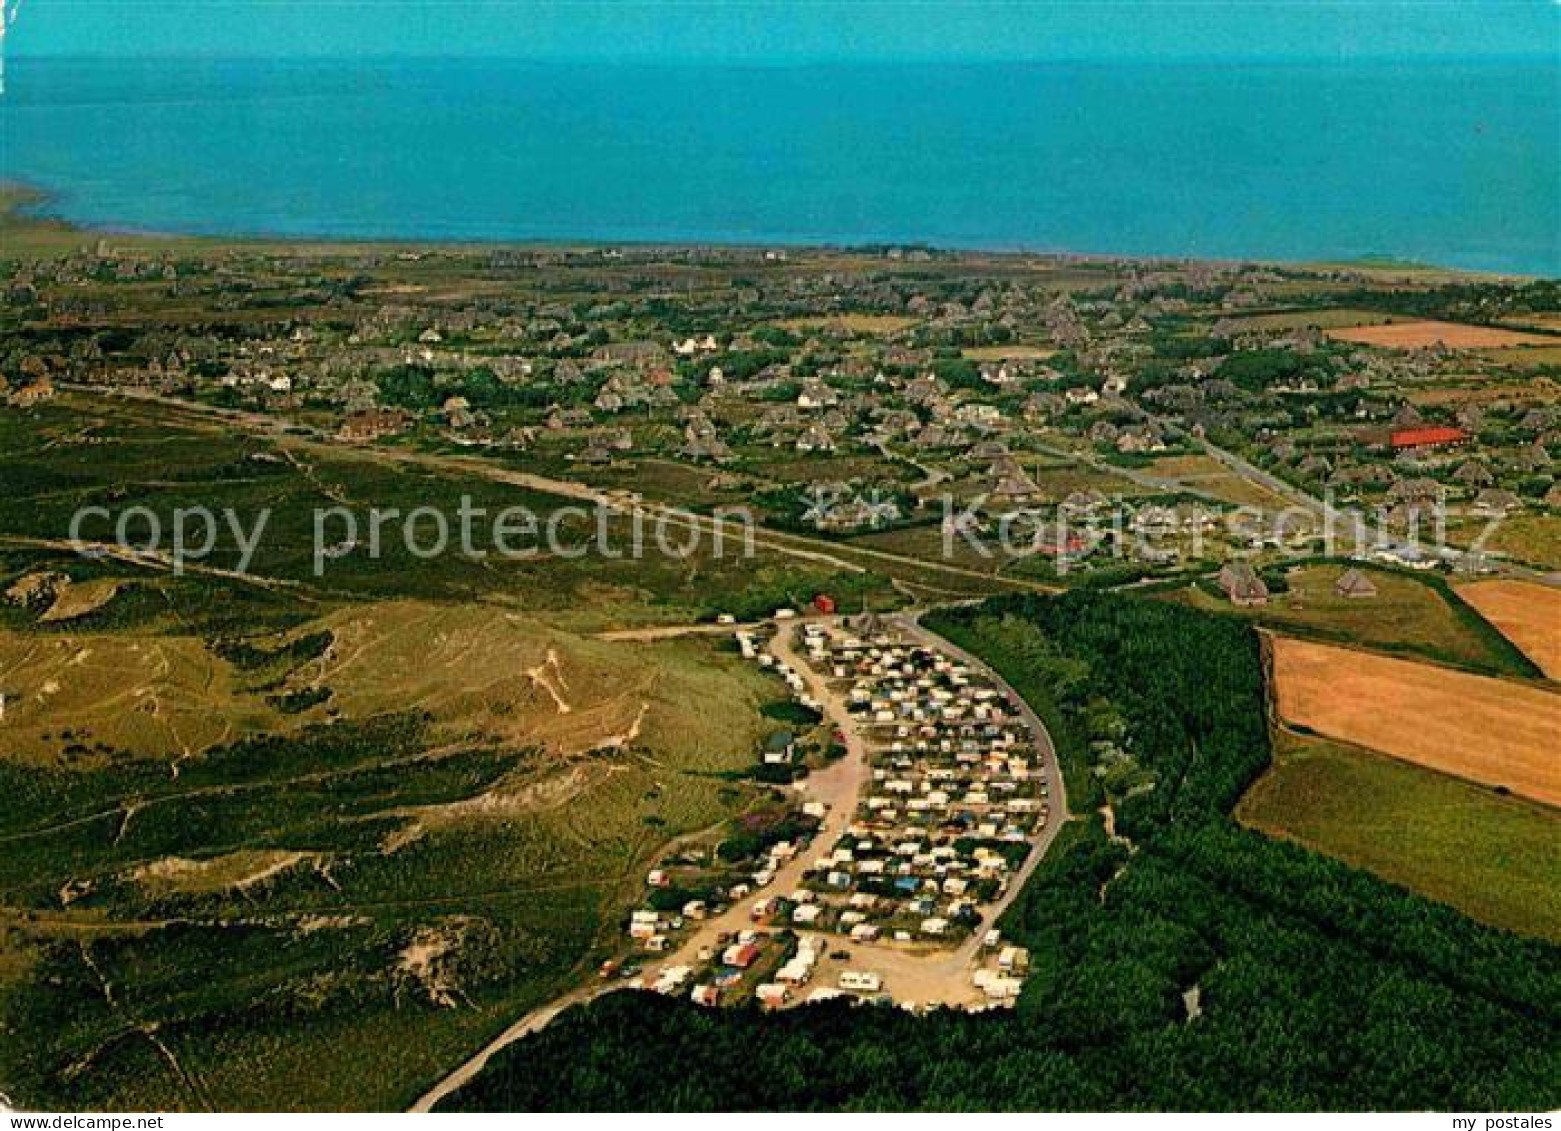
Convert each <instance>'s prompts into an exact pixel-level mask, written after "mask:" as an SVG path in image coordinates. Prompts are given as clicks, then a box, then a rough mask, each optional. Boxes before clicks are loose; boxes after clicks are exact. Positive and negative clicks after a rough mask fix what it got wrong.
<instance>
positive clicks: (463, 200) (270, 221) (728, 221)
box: [0, 58, 1561, 275]
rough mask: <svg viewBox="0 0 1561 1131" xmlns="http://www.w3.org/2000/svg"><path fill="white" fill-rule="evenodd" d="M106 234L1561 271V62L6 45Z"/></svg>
mask: <svg viewBox="0 0 1561 1131" xmlns="http://www.w3.org/2000/svg"><path fill="white" fill-rule="evenodd" d="M7 87H8V89H7V91H6V93H5V95H4V96H3V97H0V178H4V179H7V180H17V181H24V182H28V183H30V184H33V185H36V186H38V187H40V188H43V189H45V190H47V191H49V192H50V193H51V194H52V199H51V201H50V203H49V205H48V206H47V208H48V210H50V211H52V212H54V213H56V214H59V215H62V216H65V217H67V218H70V219H73V220H79V221H90V222H94V223H100V224H107V225H111V226H115V227H121V228H137V229H157V230H167V231H181V232H201V233H224V234H273V235H311V236H354V237H398V238H438V239H452V238H458V239H473V240H499V239H505V240H590V241H611V242H618V241H623V242H627V241H666V242H735V243H763V244H811V243H832V244H865V243H886V242H917V243H925V244H932V245H937V246H943V247H975V248H1005V249H1006V248H1024V249H1031V250H1047V251H1079V252H1100V253H1131V254H1165V255H1178V256H1210V257H1262V258H1277V259H1308V260H1318V259H1351V258H1357V257H1363V256H1390V257H1394V258H1399V259H1409V260H1418V261H1423V262H1430V263H1437V264H1447V265H1456V266H1463V267H1472V268H1482V269H1490V270H1502V271H1521V272H1531V273H1539V274H1545V275H1561V64H1547V63H1542V62H1533V61H1529V62H1512V63H1501V62H1478V63H1457V62H1443V61H1435V62H1416V63H1391V62H1373V63H1353V62H1352V63H1349V64H1345V63H1294V64H1279V63H1274V64H1253V65H1231V64H1229V63H1224V64H1218V65H1216V64H1207V65H1204V64H1190V63H1180V64H1175V65H1164V66H1159V65H1145V64H1142V63H1100V64H1087V63H1069V64H1054V65H1050V64H968V65H938V64H837V65H827V66H819V67H801V66H775V67H763V66H745V67H738V66H720V65H708V64H687V65H668V66H645V65H620V64H604V63H578V64H565V63H547V64H536V63H522V62H505V61H491V60H489V61H454V60H434V61H424V60H394V61H372V62H359V61H354V62H350V63H349V62H304V61H287V62H277V61H264V62H261V61H215V62H213V61H176V62H166V61H156V62H154V61H149V60H132V61H73V60H62V59H49V60H43V59H26V58H23V59H13V60H11V62H10V66H9V69H8V74H7Z"/></svg>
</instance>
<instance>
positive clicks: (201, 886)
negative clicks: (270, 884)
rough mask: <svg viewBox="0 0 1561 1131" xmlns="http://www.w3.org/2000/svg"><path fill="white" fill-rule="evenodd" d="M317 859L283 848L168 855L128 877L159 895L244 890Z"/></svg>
mask: <svg viewBox="0 0 1561 1131" xmlns="http://www.w3.org/2000/svg"><path fill="white" fill-rule="evenodd" d="M317 860H318V856H317V855H316V854H315V853H312V852H290V851H287V850H284V849H268V850H257V851H241V852H230V853H228V854H226V855H224V856H213V857H211V858H210V859H208V860H190V859H186V858H185V857H182V856H166V857H164V858H163V859H161V860H155V861H153V862H152V863H150V864H142V865H139V866H138V867H136V868H133V869H131V871H130V874H129V878H130V879H132V880H134V881H135V882H136V883H138V884H141V885H142V886H143V887H145V888H148V889H149V890H152V891H159V892H178V893H183V894H199V893H202V892H220V891H244V890H246V889H248V888H252V887H254V886H255V885H256V884H260V883H264V882H265V881H266V880H269V879H270V878H271V877H273V876H279V875H281V874H282V873H283V872H286V871H289V870H291V869H293V868H295V867H297V866H298V865H300V864H304V863H314V862H315V861H317Z"/></svg>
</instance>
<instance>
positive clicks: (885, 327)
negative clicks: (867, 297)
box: [776, 314, 918, 334]
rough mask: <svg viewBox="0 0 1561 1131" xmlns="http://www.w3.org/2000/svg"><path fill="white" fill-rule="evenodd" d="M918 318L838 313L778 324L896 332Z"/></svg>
mask: <svg viewBox="0 0 1561 1131" xmlns="http://www.w3.org/2000/svg"><path fill="white" fill-rule="evenodd" d="M917 321H918V319H915V318H907V317H905V316H904V315H902V314H836V315H829V316H826V317H822V318H788V319H786V320H785V321H782V322H777V323H776V325H777V326H779V327H781V328H782V329H784V330H794V331H797V332H799V333H806V332H807V331H809V330H844V331H847V332H849V333H853V334H895V333H898V332H899V331H901V330H903V329H905V328H906V327H907V326H914V325H916V323H917Z"/></svg>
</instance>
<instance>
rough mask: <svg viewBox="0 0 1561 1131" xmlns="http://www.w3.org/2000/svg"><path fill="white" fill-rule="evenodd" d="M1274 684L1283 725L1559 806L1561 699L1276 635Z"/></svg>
mask: <svg viewBox="0 0 1561 1131" xmlns="http://www.w3.org/2000/svg"><path fill="white" fill-rule="evenodd" d="M1274 678H1275V684H1276V690H1277V693H1278V701H1279V714H1280V715H1281V716H1282V717H1283V718H1284V719H1285V720H1287V721H1288V722H1291V723H1294V724H1297V725H1299V726H1304V727H1307V728H1309V729H1310V730H1313V731H1315V732H1317V733H1318V734H1322V735H1326V736H1327V737H1329V738H1336V739H1340V740H1342V741H1345V742H1352V743H1354V744H1356V745H1358V746H1365V747H1367V748H1369V749H1372V750H1379V751H1381V752H1382V753H1384V754H1391V755H1393V756H1394V757H1396V758H1402V759H1404V760H1405V761H1407V762H1414V763H1416V764H1418V765H1422V766H1427V767H1429V768H1431V769H1433V770H1440V771H1442V772H1443V773H1448V774H1452V775H1454V776H1456V777H1462V778H1467V779H1469V780H1470V781H1474V782H1479V783H1480V784H1482V785H1489V786H1503V787H1505V788H1507V789H1508V790H1510V791H1511V792H1513V793H1516V794H1520V795H1521V796H1524V797H1528V798H1531V799H1533V800H1535V801H1543V802H1544V803H1546V804H1547V805H1561V758H1558V757H1557V756H1556V751H1557V749H1561V695H1557V694H1556V693H1554V692H1551V691H1546V690H1544V689H1542V688H1539V687H1529V686H1525V685H1523V684H1519V683H1511V682H1508V681H1506V680H1499V679H1489V678H1487V677H1485V676H1477V675H1467V674H1465V673H1463V672H1458V671H1452V670H1450V669H1447V668H1439V667H1433V666H1431V665H1429V664H1417V663H1413V662H1411V661H1407V660H1394V659H1389V658H1388V657H1386V656H1376V655H1372V654H1371V653H1369V652H1357V651H1354V650H1351V649H1347V648H1335V647H1331V646H1329V645H1325V644H1311V643H1308V642H1305V641H1301V640H1292V639H1288V638H1285V637H1277V638H1275V639H1274Z"/></svg>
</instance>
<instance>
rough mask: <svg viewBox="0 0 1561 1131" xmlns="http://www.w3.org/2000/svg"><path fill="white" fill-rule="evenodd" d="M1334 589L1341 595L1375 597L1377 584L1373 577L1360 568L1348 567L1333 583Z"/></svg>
mask: <svg viewBox="0 0 1561 1131" xmlns="http://www.w3.org/2000/svg"><path fill="white" fill-rule="evenodd" d="M1333 591H1334V592H1335V593H1337V594H1338V595H1339V596H1340V597H1350V598H1359V597H1375V596H1376V595H1377V586H1376V583H1375V582H1374V581H1372V580H1371V578H1369V577H1367V576H1366V575H1365V573H1363V572H1362V571H1361V570H1358V569H1347V570H1345V571H1344V572H1343V573H1341V574H1340V575H1339V580H1338V581H1335V582H1334V583H1333Z"/></svg>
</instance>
